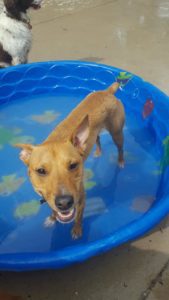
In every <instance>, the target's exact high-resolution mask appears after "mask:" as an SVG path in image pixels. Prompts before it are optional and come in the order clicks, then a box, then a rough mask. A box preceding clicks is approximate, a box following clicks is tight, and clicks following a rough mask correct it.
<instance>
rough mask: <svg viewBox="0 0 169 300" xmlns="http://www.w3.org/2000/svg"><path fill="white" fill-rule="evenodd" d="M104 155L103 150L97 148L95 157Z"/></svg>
mask: <svg viewBox="0 0 169 300" xmlns="http://www.w3.org/2000/svg"><path fill="white" fill-rule="evenodd" d="M101 155H102V152H101V151H100V150H96V151H95V152H94V157H100V156H101Z"/></svg>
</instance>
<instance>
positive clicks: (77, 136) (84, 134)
mask: <svg viewBox="0 0 169 300" xmlns="http://www.w3.org/2000/svg"><path fill="white" fill-rule="evenodd" d="M88 137H89V117H88V115H87V116H85V118H84V119H83V120H82V121H81V123H80V124H79V125H78V127H77V128H76V130H75V132H74V133H73V137H72V144H73V145H74V146H75V147H76V148H78V150H80V151H82V152H84V151H85V150H86V145H87V140H88Z"/></svg>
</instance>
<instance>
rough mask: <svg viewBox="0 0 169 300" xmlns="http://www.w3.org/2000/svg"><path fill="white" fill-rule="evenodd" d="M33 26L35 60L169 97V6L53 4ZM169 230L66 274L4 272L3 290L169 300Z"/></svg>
mask: <svg viewBox="0 0 169 300" xmlns="http://www.w3.org/2000/svg"><path fill="white" fill-rule="evenodd" d="M31 19H32V24H33V36H34V43H33V47H32V51H31V54H30V61H42V60H62V59H80V60H91V61H96V62H101V63H106V64H110V65H114V66H116V67H120V68H123V69H127V70H128V71H131V72H133V73H136V74H138V75H139V76H142V77H143V78H144V79H145V80H147V81H150V82H152V83H153V84H155V85H157V86H158V87H159V88H161V89H162V90H163V91H165V92H166V93H169V84H168V82H169V72H168V69H169V55H168V51H169V2H168V1H165V0H164V1H163V0H148V1H147V0H137V1H135V0H112V1H108V0H107V1H104V0H91V1H82V0H79V1H77V0H74V1H71V0H67V1H46V2H45V3H44V5H43V8H42V9H41V10H40V11H37V12H32V13H31ZM168 225H169V221H168V219H166V220H165V221H164V222H163V223H162V224H161V225H160V226H158V227H157V228H155V229H154V230H153V232H151V233H150V234H148V235H147V236H146V237H144V238H142V239H139V240H138V241H136V242H133V243H131V244H127V245H124V246H122V247H120V248H117V249H114V250H112V251H110V252H109V253H107V254H104V255H101V256H99V257H95V258H93V259H91V260H89V261H87V262H85V263H83V264H80V265H76V266H73V267H71V268H68V269H65V270H60V271H39V272H30V273H19V274H15V273H5V272H2V273H1V276H0V289H5V290H9V291H10V292H14V293H16V294H20V295H23V296H24V297H25V299H33V300H47V299H50V300H54V299H59V300H75V299H80V300H96V299H97V300H109V299H110V300H146V299H148V300H168V298H169V297H168V293H169V284H168V274H169V267H168V262H169V227H168Z"/></svg>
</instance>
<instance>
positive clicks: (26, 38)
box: [0, 11, 32, 62]
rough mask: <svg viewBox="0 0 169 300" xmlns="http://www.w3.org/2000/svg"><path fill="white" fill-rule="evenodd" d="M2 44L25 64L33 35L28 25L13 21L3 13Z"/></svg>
mask: <svg viewBox="0 0 169 300" xmlns="http://www.w3.org/2000/svg"><path fill="white" fill-rule="evenodd" d="M0 43H2V46H3V49H4V50H5V51H7V52H8V53H9V54H10V55H11V56H12V57H13V58H14V57H19V58H21V62H23V61H24V60H25V59H26V58H27V54H28V52H29V50H30V48H31V43H32V33H31V30H30V29H29V28H28V25H27V24H26V23H23V22H21V21H18V20H15V19H12V18H10V17H8V16H7V15H6V13H5V12H4V11H3V12H2V13H1V15H0Z"/></svg>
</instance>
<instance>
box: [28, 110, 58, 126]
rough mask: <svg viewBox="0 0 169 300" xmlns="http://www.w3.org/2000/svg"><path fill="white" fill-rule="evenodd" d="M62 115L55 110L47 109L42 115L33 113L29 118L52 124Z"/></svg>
mask: <svg viewBox="0 0 169 300" xmlns="http://www.w3.org/2000/svg"><path fill="white" fill-rule="evenodd" d="M59 116H60V113H59V112H55V111H54V110H46V111H45V112H44V113H43V114H41V115H32V116H30V117H29V118H30V119H31V120H33V121H35V122H37V123H40V124H44V125H45V124H50V123H52V122H53V121H55V120H56V119H57V118H58V117H59Z"/></svg>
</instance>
